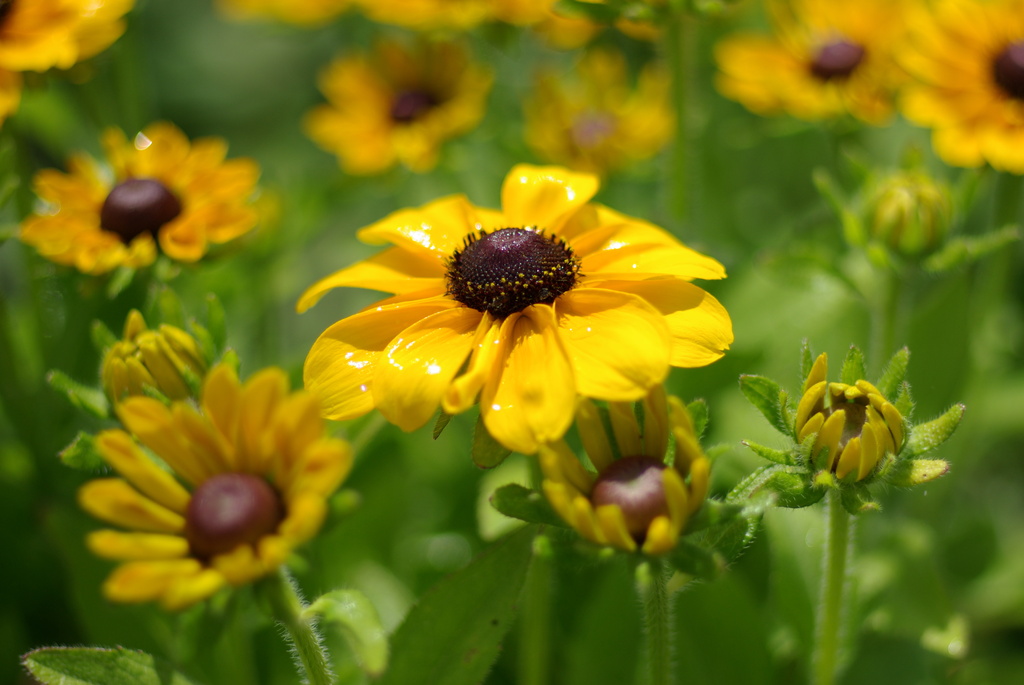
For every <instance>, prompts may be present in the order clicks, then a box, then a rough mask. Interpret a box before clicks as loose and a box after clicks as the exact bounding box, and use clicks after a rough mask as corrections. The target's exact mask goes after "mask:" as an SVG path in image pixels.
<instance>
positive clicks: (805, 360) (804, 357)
mask: <svg viewBox="0 0 1024 685" xmlns="http://www.w3.org/2000/svg"><path fill="white" fill-rule="evenodd" d="M812 368H814V355H813V354H811V344H810V343H809V342H808V341H807V338H804V340H803V343H802V344H801V345H800V386H801V387H803V383H804V381H806V380H807V377H808V376H810V375H811V369H812Z"/></svg>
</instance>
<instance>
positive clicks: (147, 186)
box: [100, 178, 181, 245]
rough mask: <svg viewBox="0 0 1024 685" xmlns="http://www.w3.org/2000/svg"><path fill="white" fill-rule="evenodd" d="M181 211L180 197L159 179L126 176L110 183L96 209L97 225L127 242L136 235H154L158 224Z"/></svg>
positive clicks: (170, 219)
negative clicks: (98, 217)
mask: <svg viewBox="0 0 1024 685" xmlns="http://www.w3.org/2000/svg"><path fill="white" fill-rule="evenodd" d="M179 214H181V201H180V200H178V198H177V197H175V195H174V193H172V192H171V191H170V190H168V188H167V186H165V185H164V184H163V183H161V182H160V181H157V180H155V179H152V178H130V179H128V180H127V181H122V182H121V183H118V184H117V185H116V186H114V189H113V190H111V191H110V194H109V195H107V199H106V200H104V201H103V207H102V209H100V226H101V227H102V228H103V229H104V230H106V231H112V232H113V233H116V234H117V235H118V236H120V238H121V241H122V242H123V243H124V244H125V245H127V244H128V243H130V242H131V241H132V240H133V239H134V238H136V237H137V236H140V235H142V234H143V233H149V234H150V235H152V236H153V237H156V234H157V232H158V231H159V230H160V227H161V226H163V225H164V224H166V223H167V222H169V221H172V220H173V219H174V218H175V217H177V216H178V215H179Z"/></svg>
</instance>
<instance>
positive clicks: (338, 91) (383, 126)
mask: <svg viewBox="0 0 1024 685" xmlns="http://www.w3.org/2000/svg"><path fill="white" fill-rule="evenodd" d="M491 81H492V75H491V73H490V71H489V70H487V69H485V68H484V67H481V66H478V65H476V64H473V63H472V62H470V60H469V56H468V54H467V53H466V51H465V50H464V49H463V48H462V47H460V46H459V45H458V44H456V43H450V42H442V43H423V42H421V43H419V44H418V46H417V48H416V49H409V48H407V47H405V46H403V45H402V44H400V43H398V42H393V41H382V42H380V43H378V44H377V46H376V49H375V50H374V51H373V53H372V54H371V55H360V56H356V57H343V58H339V59H337V60H335V61H334V62H333V63H332V64H331V65H330V66H329V67H328V68H327V69H326V70H325V71H324V73H323V74H322V75H321V78H320V90H322V91H323V93H324V95H325V96H326V97H327V101H328V104H325V105H320V106H318V107H316V108H315V109H313V110H312V111H311V112H310V113H309V114H308V115H307V116H306V120H305V129H306V133H307V134H308V135H309V137H310V138H312V139H313V140H314V141H315V142H316V143H317V144H318V145H320V146H321V147H322V148H324V149H325V150H328V151H330V152H332V153H334V154H335V155H337V157H338V161H339V163H340V164H341V166H342V168H344V169H345V171H347V172H348V173H352V174H376V173H380V172H383V171H385V170H387V169H389V168H390V167H392V166H394V165H395V164H397V163H401V164H404V165H405V166H406V167H408V168H409V169H411V170H413V171H416V172H424V171H429V170H430V169H432V168H433V167H434V166H435V165H436V164H437V159H438V155H439V153H440V150H441V144H442V143H443V142H444V141H446V140H448V139H450V138H453V137H455V136H458V135H461V134H463V133H465V132H467V131H469V130H470V129H472V128H473V127H474V126H476V125H477V123H479V121H480V119H481V118H482V117H483V114H484V111H485V108H486V100H487V95H488V93H489V92H490V88H491Z"/></svg>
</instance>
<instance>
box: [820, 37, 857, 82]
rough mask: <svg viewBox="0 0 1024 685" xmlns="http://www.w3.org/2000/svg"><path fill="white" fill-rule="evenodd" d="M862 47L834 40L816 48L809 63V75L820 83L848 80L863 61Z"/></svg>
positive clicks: (846, 41) (845, 41)
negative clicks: (820, 81) (812, 75)
mask: <svg viewBox="0 0 1024 685" xmlns="http://www.w3.org/2000/svg"><path fill="white" fill-rule="evenodd" d="M864 55H865V51H864V48H863V46H860V45H858V44H857V43H851V42H850V41H848V40H842V39H840V40H835V41H832V42H830V43H825V44H824V45H822V46H821V47H819V48H818V51H817V53H816V54H815V55H814V59H813V60H812V61H811V73H812V74H814V76H816V77H817V78H819V79H821V80H822V81H831V80H833V79H845V78H848V77H849V76H850V75H851V74H852V73H853V72H854V71H855V70H856V69H857V67H858V66H860V63H861V62H863V61H864Z"/></svg>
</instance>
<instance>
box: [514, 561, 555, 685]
mask: <svg viewBox="0 0 1024 685" xmlns="http://www.w3.org/2000/svg"><path fill="white" fill-rule="evenodd" d="M552 575H553V573H552V567H551V560H550V559H548V558H546V557H545V556H544V555H542V554H537V555H535V556H534V558H533V562H532V563H531V564H530V570H529V572H528V574H527V576H526V587H525V589H524V591H523V592H524V595H523V612H522V614H521V615H520V618H519V645H520V649H519V663H518V670H519V679H518V680H517V682H519V683H522V685H547V684H548V683H549V682H551V677H550V675H551V669H550V664H551V600H552Z"/></svg>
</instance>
